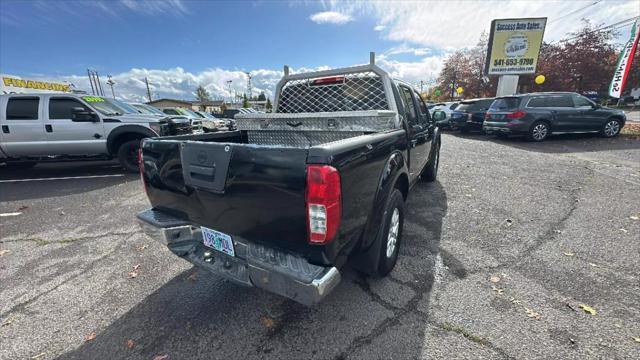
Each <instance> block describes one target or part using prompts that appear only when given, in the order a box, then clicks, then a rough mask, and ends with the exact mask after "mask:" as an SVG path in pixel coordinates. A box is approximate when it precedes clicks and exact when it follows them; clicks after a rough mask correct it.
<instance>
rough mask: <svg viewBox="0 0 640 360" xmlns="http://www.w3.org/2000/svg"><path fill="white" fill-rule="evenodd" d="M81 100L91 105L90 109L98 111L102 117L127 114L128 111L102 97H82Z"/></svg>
mask: <svg viewBox="0 0 640 360" xmlns="http://www.w3.org/2000/svg"><path fill="white" fill-rule="evenodd" d="M82 100H84V101H86V102H88V103H89V104H91V107H93V108H94V109H96V110H98V112H99V113H101V114H103V115H109V116H111V115H122V114H126V113H129V110H125V109H123V108H122V107H120V106H118V105H116V104H115V103H113V102H112V100H110V99H107V98H104V97H102V96H83V97H82ZM136 112H137V111H136Z"/></svg>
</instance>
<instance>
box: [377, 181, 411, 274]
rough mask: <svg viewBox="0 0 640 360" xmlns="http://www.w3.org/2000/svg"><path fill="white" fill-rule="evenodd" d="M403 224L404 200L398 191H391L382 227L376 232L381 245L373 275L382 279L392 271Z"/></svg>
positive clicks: (396, 258) (396, 259)
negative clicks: (376, 267)
mask: <svg viewBox="0 0 640 360" xmlns="http://www.w3.org/2000/svg"><path fill="white" fill-rule="evenodd" d="M403 224H404V198H403V197H402V193H401V192H400V190H398V189H393V191H392V192H391V195H390V196H389V199H388V200H387V204H386V206H385V209H384V213H383V215H382V226H381V227H380V230H379V231H378V239H377V241H379V242H380V243H381V246H380V255H379V260H378V269H377V271H376V273H375V275H377V276H380V277H383V276H386V275H387V274H389V273H390V272H391V270H393V268H394V267H395V266H396V262H397V261H398V251H399V248H400V243H401V242H402V241H401V240H402V225H403Z"/></svg>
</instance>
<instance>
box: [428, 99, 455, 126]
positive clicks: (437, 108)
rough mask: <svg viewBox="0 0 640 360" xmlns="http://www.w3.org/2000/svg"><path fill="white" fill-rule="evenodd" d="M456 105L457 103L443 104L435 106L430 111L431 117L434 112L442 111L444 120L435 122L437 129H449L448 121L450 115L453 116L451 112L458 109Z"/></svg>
mask: <svg viewBox="0 0 640 360" xmlns="http://www.w3.org/2000/svg"><path fill="white" fill-rule="evenodd" d="M458 104H459V102H457V101H449V102H445V103H439V104H436V106H434V107H433V108H432V109H430V111H431V116H432V117H433V114H434V113H435V112H436V111H443V112H444V113H445V117H444V119H442V120H440V121H437V123H438V127H440V128H447V127H449V120H451V114H453V110H455V108H456V107H458Z"/></svg>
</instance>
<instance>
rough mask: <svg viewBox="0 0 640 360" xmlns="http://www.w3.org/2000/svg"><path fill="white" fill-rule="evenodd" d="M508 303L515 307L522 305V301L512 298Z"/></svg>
mask: <svg viewBox="0 0 640 360" xmlns="http://www.w3.org/2000/svg"><path fill="white" fill-rule="evenodd" d="M509 301H511V302H512V303H513V304H516V305H520V304H522V301H520V300H518V299H516V298H514V297H513V296H512V297H511V298H509Z"/></svg>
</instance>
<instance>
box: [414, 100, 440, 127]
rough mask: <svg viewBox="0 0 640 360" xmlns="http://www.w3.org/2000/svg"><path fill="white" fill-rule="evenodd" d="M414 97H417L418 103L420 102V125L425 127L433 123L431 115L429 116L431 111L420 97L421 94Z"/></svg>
mask: <svg viewBox="0 0 640 360" xmlns="http://www.w3.org/2000/svg"><path fill="white" fill-rule="evenodd" d="M413 95H414V96H415V97H416V101H417V102H418V112H419V113H420V123H422V124H423V125H427V124H428V123H429V122H431V115H430V114H429V110H427V105H425V103H424V101H423V100H422V98H421V97H420V94H418V93H417V92H414V93H413ZM438 105H442V106H444V104H438Z"/></svg>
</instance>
